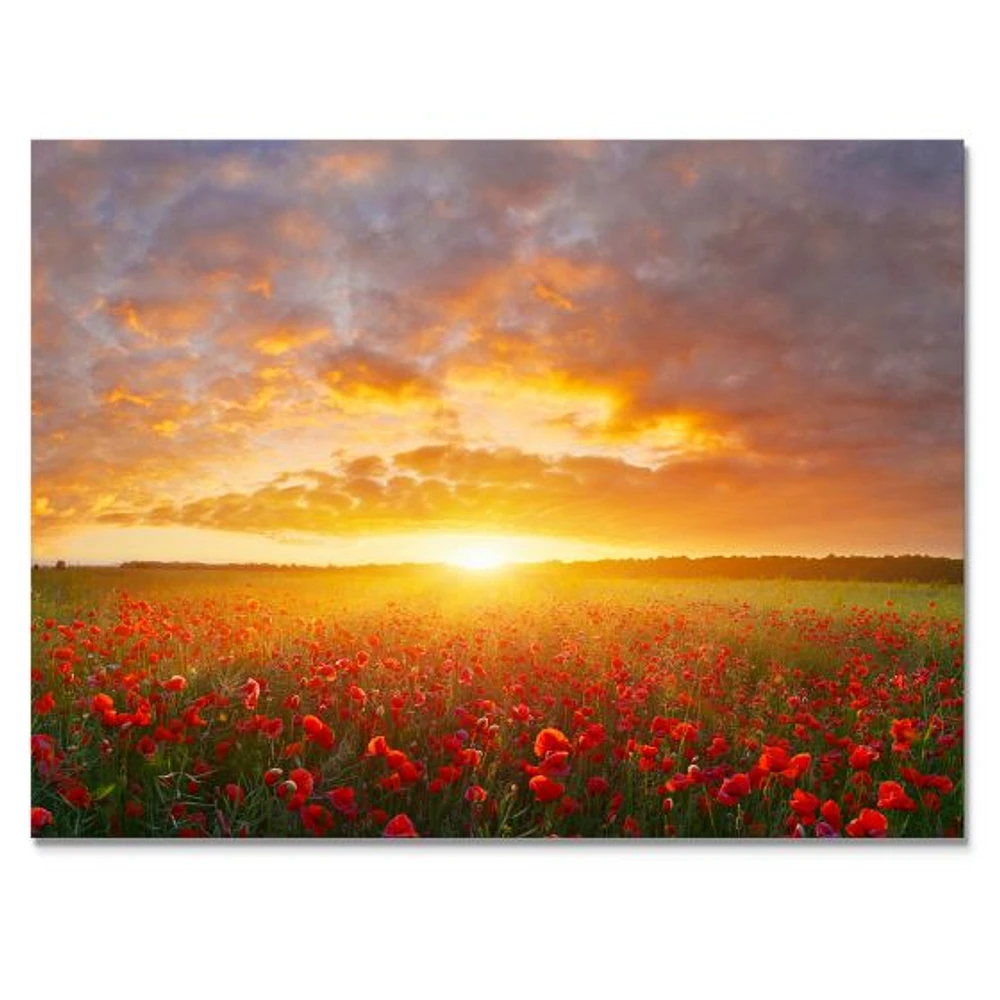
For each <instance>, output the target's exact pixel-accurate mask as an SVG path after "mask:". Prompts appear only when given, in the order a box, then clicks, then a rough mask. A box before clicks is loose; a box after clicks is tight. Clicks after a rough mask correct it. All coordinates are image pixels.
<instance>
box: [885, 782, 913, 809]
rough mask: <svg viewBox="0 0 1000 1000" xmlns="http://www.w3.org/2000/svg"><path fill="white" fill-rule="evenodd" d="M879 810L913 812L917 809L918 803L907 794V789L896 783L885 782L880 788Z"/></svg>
mask: <svg viewBox="0 0 1000 1000" xmlns="http://www.w3.org/2000/svg"><path fill="white" fill-rule="evenodd" d="M878 807H879V809H900V810H902V811H904V812H912V811H913V810H914V809H916V808H917V804H916V802H914V801H913V799H911V798H910V796H909V795H907V794H906V791H905V789H904V788H903V786H902V785H900V784H899V783H898V782H896V781H883V782H882V784H880V785H879V786H878Z"/></svg>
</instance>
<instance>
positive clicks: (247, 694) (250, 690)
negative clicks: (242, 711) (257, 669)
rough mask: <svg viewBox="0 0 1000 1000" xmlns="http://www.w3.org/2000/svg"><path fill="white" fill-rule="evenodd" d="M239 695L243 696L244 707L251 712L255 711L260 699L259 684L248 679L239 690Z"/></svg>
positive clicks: (250, 678)
mask: <svg viewBox="0 0 1000 1000" xmlns="http://www.w3.org/2000/svg"><path fill="white" fill-rule="evenodd" d="M240 693H241V694H242V695H243V705H244V707H245V708H247V709H249V711H251V712H254V711H256V710H257V702H258V700H259V699H260V683H259V682H258V681H255V680H254V679H253V678H252V677H249V678H248V679H247V682H246V684H244V685H243V687H242V688H240Z"/></svg>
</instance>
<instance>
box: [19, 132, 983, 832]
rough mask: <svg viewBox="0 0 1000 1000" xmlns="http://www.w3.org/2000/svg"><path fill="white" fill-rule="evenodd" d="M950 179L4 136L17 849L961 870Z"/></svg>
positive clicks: (959, 484) (868, 149)
mask: <svg viewBox="0 0 1000 1000" xmlns="http://www.w3.org/2000/svg"><path fill="white" fill-rule="evenodd" d="M964 162H965V152H964V147H963V145H962V143H961V142H957V141H934V142H923V141H921V142H908V141H888V142H886V141H836V142H832V141H752V142H750V141H747V142H696V141H684V142H674V141H650V142H633V141H615V142H611V141H552V142H540V141H497V142H480V141H407V142H402V141H382V142H361V141H337V142H326V141H289V142H272V141H261V142H252V141H240V142H229V141H227V142H221V141H220V142H213V141H199V142H190V141H156V142H150V141H107V142H105V141H69V140H65V141H64V140H55V139H48V140H44V141H36V142H35V143H33V145H32V231H31V253H32V289H31V294H32V330H31V339H32V370H31V379H32V490H31V510H32V558H33V563H34V565H33V567H32V571H31V668H30V669H31V704H30V707H29V706H25V707H24V710H25V711H26V712H27V711H30V716H31V756H30V768H31V803H30V807H31V835H32V836H33V837H37V838H39V839H40V840H46V839H53V838H56V839H57V838H164V839H183V838H226V839H229V838H233V839H240V838H288V839H292V838H332V839H344V838H372V839H378V840H383V839H388V840H392V839H397V838H452V839H479V838H485V839H506V838H511V839H513V838H537V839H541V840H547V839H553V840H555V839H568V838H584V839H588V838H590V839H598V838H600V839H607V838H638V839H643V838H649V839H652V838H655V839H667V840H686V839H732V840H737V839H740V840H753V839H761V838H772V839H786V840H788V841H789V842H792V841H796V840H800V841H801V840H806V841H814V842H815V841H824V842H825V843H826V844H827V845H828V846H829V845H832V844H835V843H839V844H842V845H844V847H845V848H848V849H855V848H854V847H852V846H851V845H856V844H857V843H858V842H859V841H862V840H870V839H881V840H886V841H890V840H895V839H899V838H908V839H909V838H934V839H938V838H963V837H964V835H965V827H964V822H965V804H966V803H965V793H964V764H963V749H964V728H963V725H964V665H963V652H964V634H963V623H964V615H963V608H964V596H963V583H964V566H963V543H964V479H965V462H964V444H965V443H964V398H963V392H964V390H963V377H964V372H963V364H964V315H963V311H964V271H965V268H964V239H965V236H964V227H965V223H964V219H965V209H964ZM24 766H28V764H27V762H26V763H25V765H24ZM824 849H825V848H824Z"/></svg>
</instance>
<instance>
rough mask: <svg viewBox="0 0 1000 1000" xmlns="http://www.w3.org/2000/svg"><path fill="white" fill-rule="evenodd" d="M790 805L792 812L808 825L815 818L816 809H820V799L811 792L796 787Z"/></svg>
mask: <svg viewBox="0 0 1000 1000" xmlns="http://www.w3.org/2000/svg"><path fill="white" fill-rule="evenodd" d="M790 805H791V809H792V812H793V813H795V815H796V816H798V817H799V819H801V820H802V822H803V823H805V824H806V825H807V826H808V825H809V823H811V822H812V821H813V819H814V818H815V816H816V810H817V809H819V799H818V798H816V796H815V795H813V794H812V793H811V792H804V791H803V790H802V789H801V788H796V789H795V791H794V792H793V793H792V801H791V803H790Z"/></svg>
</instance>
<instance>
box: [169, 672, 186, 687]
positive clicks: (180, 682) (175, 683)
mask: <svg viewBox="0 0 1000 1000" xmlns="http://www.w3.org/2000/svg"><path fill="white" fill-rule="evenodd" d="M186 687H187V681H186V680H185V679H184V678H183V677H181V675H180V674H174V676H173V677H171V678H170V680H168V681H164V683H163V688H164V690H165V691H183V690H184V688H186Z"/></svg>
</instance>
